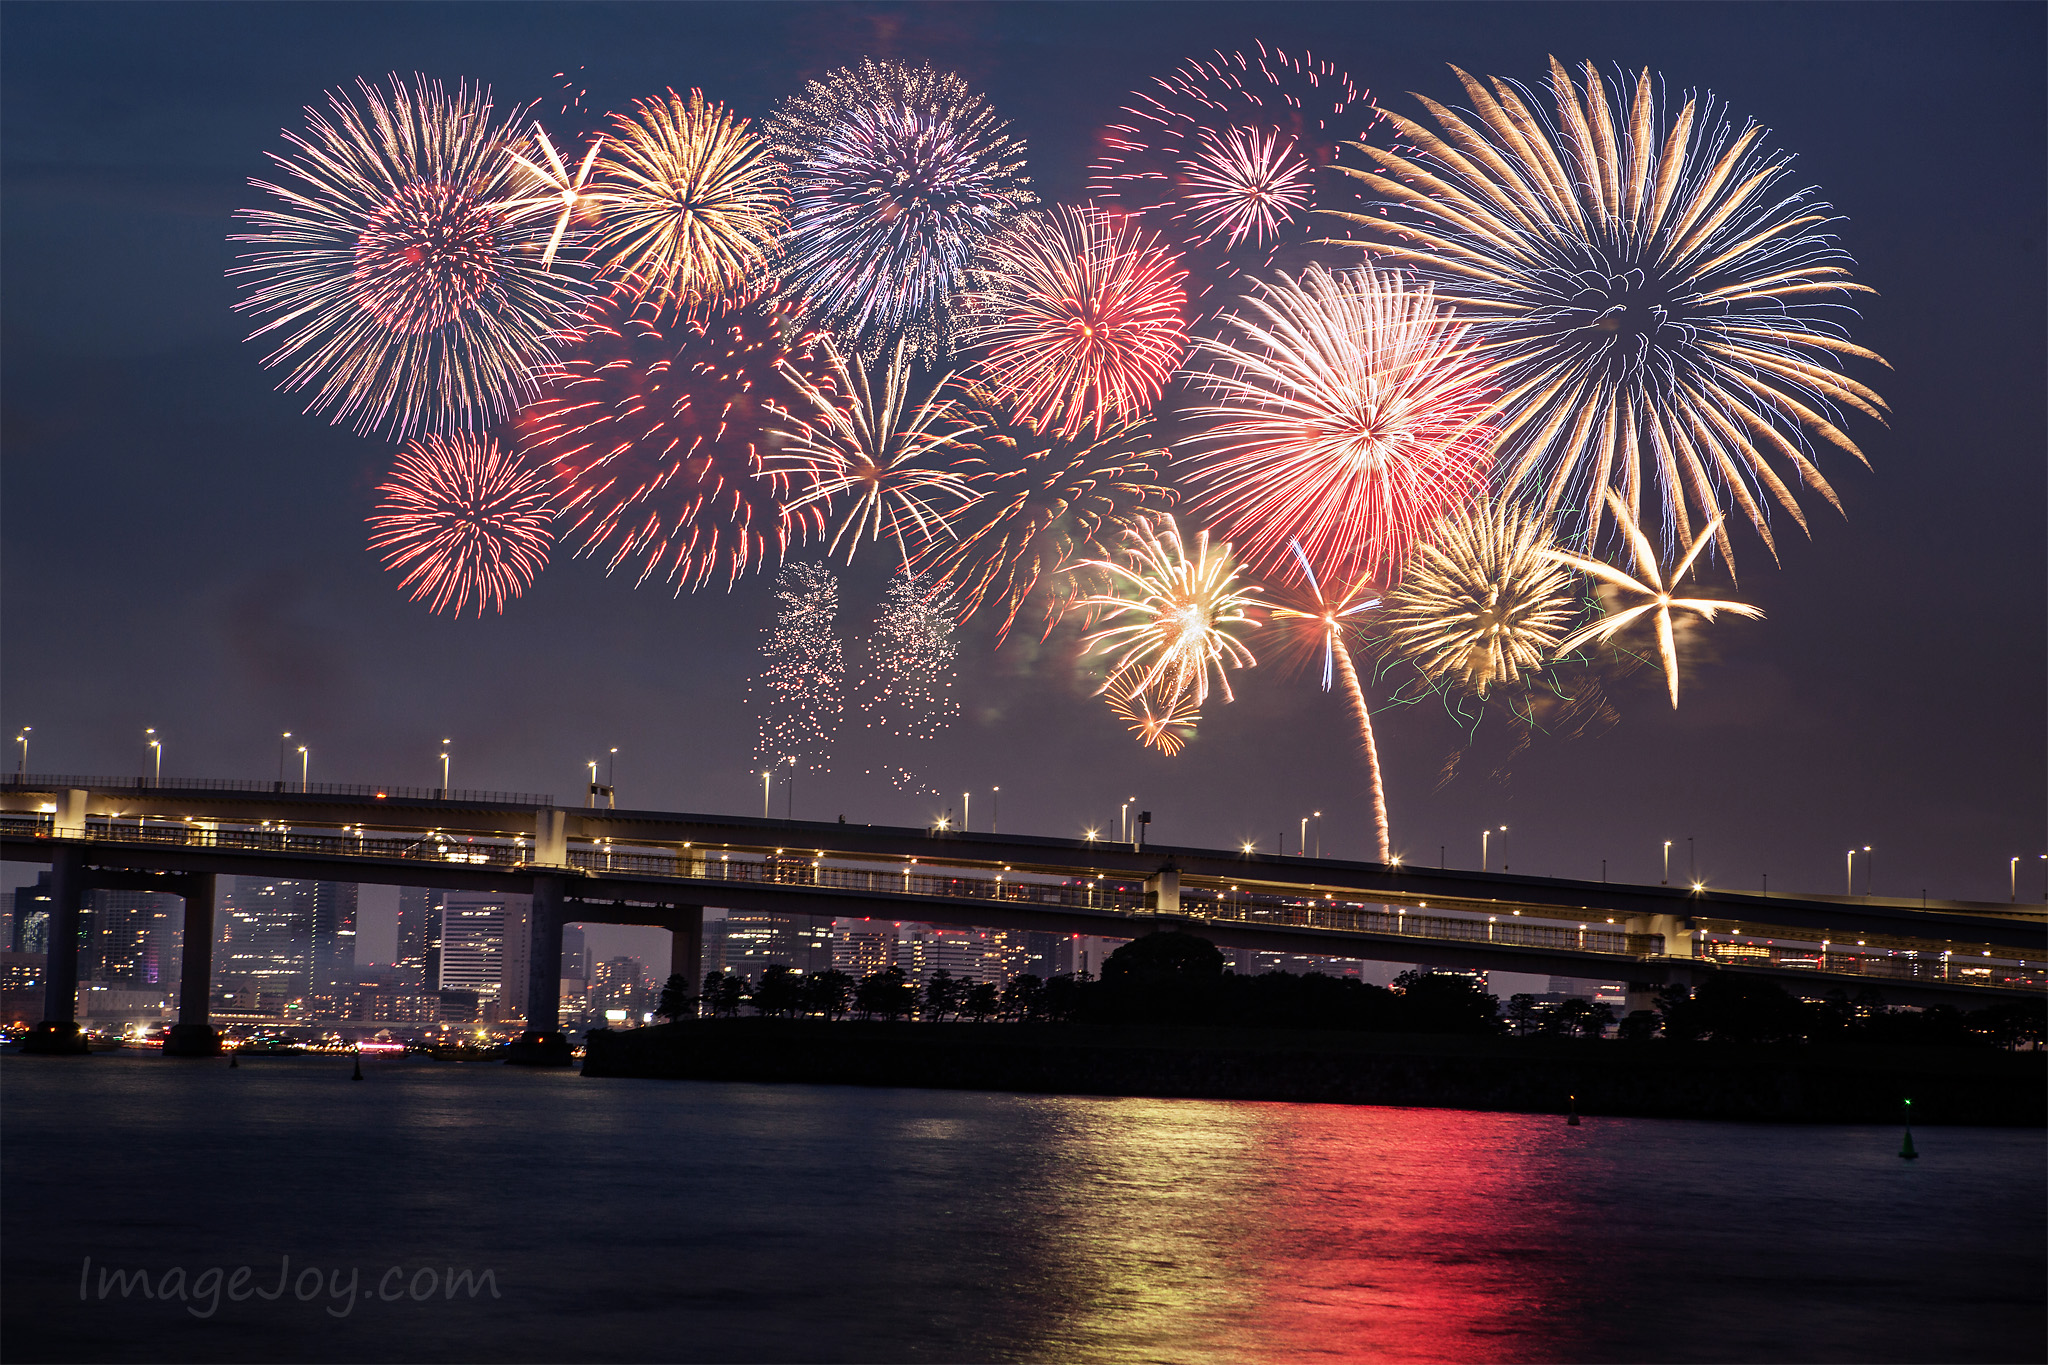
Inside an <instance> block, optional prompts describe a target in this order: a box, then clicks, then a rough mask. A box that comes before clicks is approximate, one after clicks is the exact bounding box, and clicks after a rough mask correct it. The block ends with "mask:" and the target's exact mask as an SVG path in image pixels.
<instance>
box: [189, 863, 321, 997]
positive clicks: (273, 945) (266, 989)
mask: <svg viewBox="0 0 2048 1365" xmlns="http://www.w3.org/2000/svg"><path fill="white" fill-rule="evenodd" d="M315 886H316V883H313V882H295V881H273V880H270V879H267V878H263V877H237V878H235V879H234V884H233V886H232V887H231V888H230V889H229V891H228V893H227V897H226V903H225V905H224V907H223V908H224V909H225V910H226V914H224V915H223V916H222V920H223V924H222V935H221V942H220V944H219V945H218V946H217V948H216V951H215V954H214V974H215V976H217V977H220V978H222V979H224V980H226V979H240V980H243V981H247V982H249V983H251V984H253V985H255V986H256V987H257V988H258V989H259V990H260V991H261V992H262V994H263V995H266V996H275V997H278V998H280V999H284V1000H291V999H295V998H297V997H300V996H303V995H305V994H306V990H307V986H308V983H309V982H310V980H311V978H312V959H313V900H314V892H315Z"/></svg>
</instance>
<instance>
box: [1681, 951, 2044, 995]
mask: <svg viewBox="0 0 2048 1365" xmlns="http://www.w3.org/2000/svg"><path fill="white" fill-rule="evenodd" d="M1700 956H1701V957H1703V958H1706V959H1709V960H1711V961H1714V962H1726V963H1730V964H1734V965H1748V966H1763V967H1790V968H1793V969H1794V970H1804V971H1812V972H1829V973H1836V974H1842V975H1848V976H1868V977H1874V978H1876V979H1879V980H1886V981H1941V982H1945V983H1947V984H1949V985H1953V986H2002V987H2005V988H2006V989H2008V990H2024V989H2033V990H2040V989H2042V988H2043V987H2048V968H2041V967H2027V966H2022V965H2018V964H2015V963H2011V962H2000V961H1998V960H1997V959H1995V958H1971V957H1965V956H1962V955H1960V954H1956V953H1916V952H1896V953H1886V954H1882V955H1880V954H1877V953H1844V952H1840V951H1838V950H1836V949H1832V948H1829V949H1818V948H1788V947H1784V946H1782V945H1775V944H1774V945H1769V946H1766V945H1764V944H1749V943H1708V944H1704V945H1702V946H1701V948H1700Z"/></svg>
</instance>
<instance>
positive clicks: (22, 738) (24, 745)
mask: <svg viewBox="0 0 2048 1365" xmlns="http://www.w3.org/2000/svg"><path fill="white" fill-rule="evenodd" d="M34 728H35V727H34V726H33V725H24V726H22V727H21V733H20V734H18V735H16V736H15V737H14V742H15V743H16V744H19V745H20V746H21V775H22V776H23V777H27V776H28V732H29V731H30V730H33V729H34ZM2012 865H2013V866H2014V867H2018V866H2019V865H2020V860H2019V859H2017V858H2015V859H2013V860H2012ZM2013 879H2014V880H2013V885H2014V886H2018V885H2019V880H2018V879H2019V873H2017V872H2015V873H2013ZM2013 899H2014V900H2018V899H2019V893H2018V892H2017V891H2015V892H2014V893H2013Z"/></svg>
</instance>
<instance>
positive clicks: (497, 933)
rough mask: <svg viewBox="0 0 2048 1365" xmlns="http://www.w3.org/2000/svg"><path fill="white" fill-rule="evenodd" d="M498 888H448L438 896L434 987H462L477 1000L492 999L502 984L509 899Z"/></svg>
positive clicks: (509, 908)
mask: <svg viewBox="0 0 2048 1365" xmlns="http://www.w3.org/2000/svg"><path fill="white" fill-rule="evenodd" d="M523 899H525V898H524V897H515V896H511V895H506V894H503V893H500V892H490V891H449V892H446V893H444V894H443V897H442V901H441V915H440V919H441V932H440V935H439V938H440V942H439V945H438V951H437V952H436V953H435V954H434V956H435V957H436V958H437V959H438V963H437V965H438V968H439V970H438V971H437V973H436V975H435V979H434V988H435V989H436V990H439V991H468V992H471V993H473V994H474V995H475V996H476V997H477V998H478V999H479V1000H486V999H491V1000H494V999H496V998H497V996H498V994H499V992H500V991H501V990H502V989H503V986H504V974H505V931H506V928H507V921H508V919H510V918H511V915H512V907H511V905H510V902H512V901H514V900H523Z"/></svg>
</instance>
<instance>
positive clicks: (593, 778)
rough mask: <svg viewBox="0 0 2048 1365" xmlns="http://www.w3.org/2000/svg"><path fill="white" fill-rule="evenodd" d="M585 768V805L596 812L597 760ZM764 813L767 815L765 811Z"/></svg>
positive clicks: (589, 762)
mask: <svg viewBox="0 0 2048 1365" xmlns="http://www.w3.org/2000/svg"><path fill="white" fill-rule="evenodd" d="M583 766H584V767H586V768H588V769H590V787H589V789H588V790H587V791H585V792H584V793H583V804H584V806H585V807H587V808H589V809H592V810H595V809H596V808H597V760H596V759H594V758H586V759H584V760H583ZM762 813H763V814H766V812H765V811H764V812H762Z"/></svg>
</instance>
